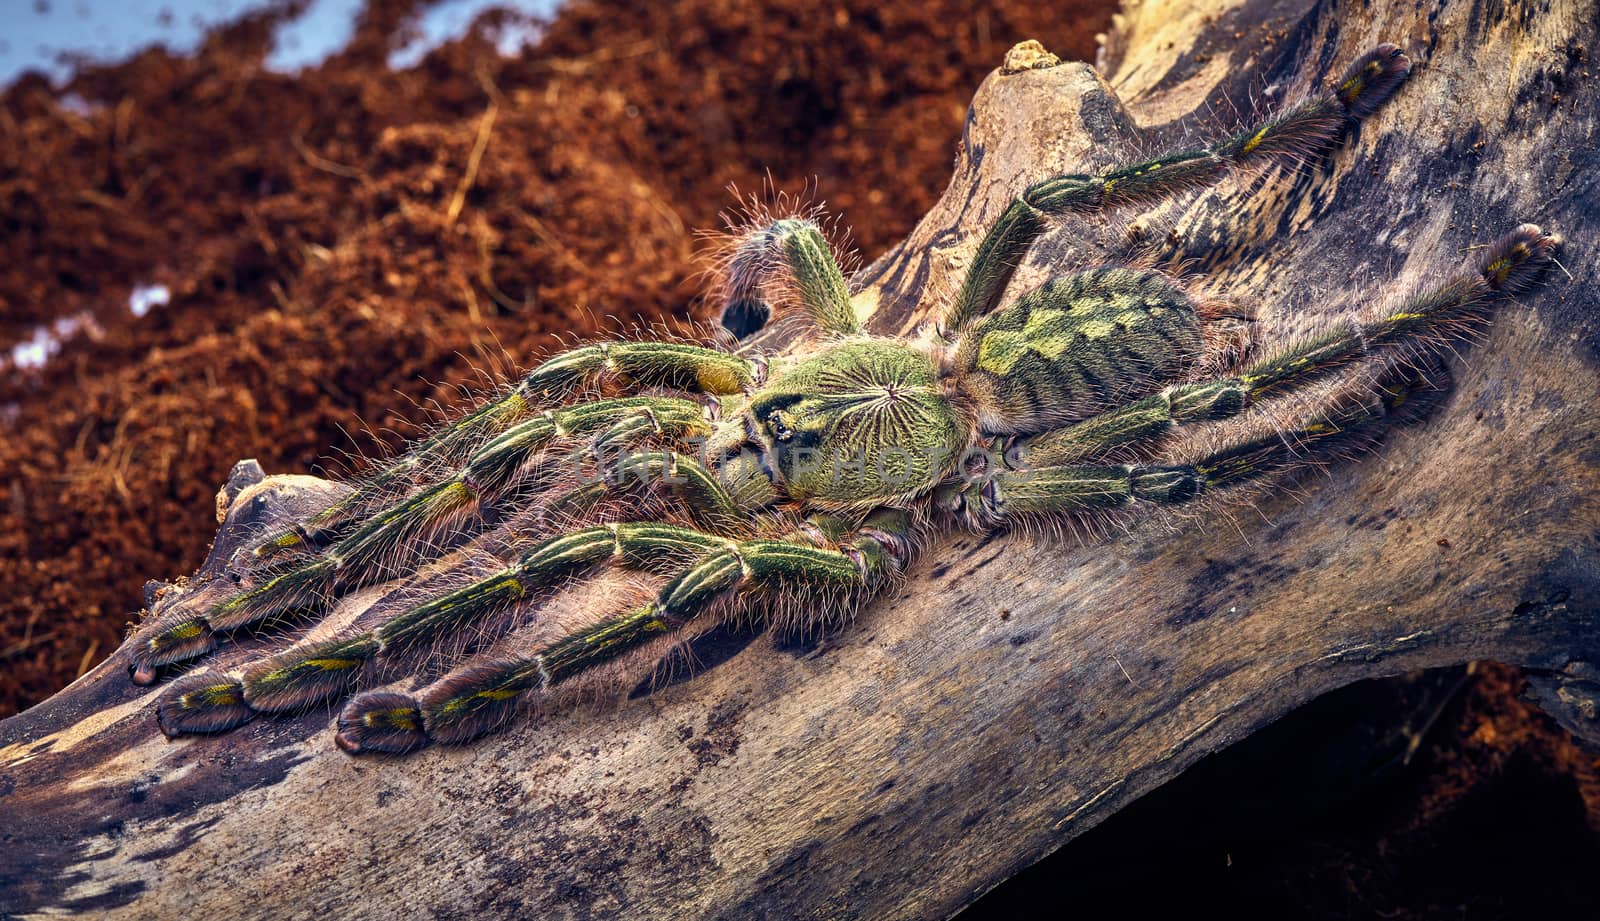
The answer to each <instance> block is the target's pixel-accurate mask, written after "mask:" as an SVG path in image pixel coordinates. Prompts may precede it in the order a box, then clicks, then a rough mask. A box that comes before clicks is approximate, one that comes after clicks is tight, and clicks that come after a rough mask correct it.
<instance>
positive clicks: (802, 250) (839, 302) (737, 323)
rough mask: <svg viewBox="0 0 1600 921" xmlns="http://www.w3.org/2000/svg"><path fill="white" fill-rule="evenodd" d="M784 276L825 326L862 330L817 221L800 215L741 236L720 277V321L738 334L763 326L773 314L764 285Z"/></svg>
mask: <svg viewBox="0 0 1600 921" xmlns="http://www.w3.org/2000/svg"><path fill="white" fill-rule="evenodd" d="M785 277H786V278H787V280H789V281H792V282H793V283H794V287H795V289H796V290H797V293H798V294H799V298H800V306H801V307H802V308H803V309H804V310H805V312H806V313H807V314H808V315H809V316H810V317H811V320H812V322H814V323H815V324H816V325H817V327H818V328H819V329H821V330H822V331H823V332H826V333H830V334H832V335H836V336H847V335H850V334H852V333H858V332H860V331H861V322H860V320H858V319H857V318H856V312H855V308H854V307H852V306H851V304H850V289H849V287H848V286H847V285H846V284H845V280H844V273H843V272H841V271H840V270H839V264H838V262H836V261H835V260H834V258H833V253H832V251H831V250H830V249H829V248H828V241H827V238H825V237H824V236H823V235H822V230H821V228H819V227H818V226H817V225H816V222H814V221H810V220H806V219H804V218H784V219H782V220H777V221H773V222H772V223H770V224H767V225H766V226H764V227H761V228H759V229H756V230H752V231H750V232H749V233H746V234H745V235H744V236H743V237H742V238H740V240H739V242H738V244H737V246H736V247H735V248H734V251H733V255H732V257H731V258H730V259H729V262H728V267H727V277H726V280H725V281H724V283H723V308H722V325H723V326H725V327H726V328H727V329H728V331H729V332H731V333H733V334H734V335H735V336H737V337H739V338H741V339H742V338H744V337H745V336H748V335H750V334H751V333H753V332H755V331H756V330H758V329H760V328H761V327H762V326H765V325H766V322H767V320H768V318H770V317H771V316H772V305H771V303H770V301H769V299H768V297H767V295H766V291H767V288H768V286H769V285H770V284H771V283H772V282H773V281H774V280H776V279H778V278H785Z"/></svg>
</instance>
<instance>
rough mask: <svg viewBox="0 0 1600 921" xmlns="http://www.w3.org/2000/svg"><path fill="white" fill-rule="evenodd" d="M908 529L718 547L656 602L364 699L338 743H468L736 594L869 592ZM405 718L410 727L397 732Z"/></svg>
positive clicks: (355, 704)
mask: <svg viewBox="0 0 1600 921" xmlns="http://www.w3.org/2000/svg"><path fill="white" fill-rule="evenodd" d="M910 529H911V522H910V516H909V515H907V514H906V513H904V512H901V511H898V510H884V511H881V512H879V513H877V514H875V515H874V516H872V517H871V518H869V519H868V521H867V523H866V524H865V525H864V526H863V527H862V528H860V529H859V530H857V531H856V532H855V533H854V535H853V539H851V540H850V541H849V542H848V543H846V544H843V545H841V546H840V547H839V548H838V549H830V548H826V547H817V546H814V545H812V544H810V543H808V542H804V541H803V540H802V539H800V538H799V537H795V538H793V539H790V540H747V541H741V542H738V543H734V544H732V545H731V546H727V545H725V546H722V547H719V548H717V549H713V550H711V551H709V552H707V553H705V554H703V555H702V556H700V557H699V558H698V559H697V560H695V561H694V562H693V563H691V564H690V565H689V566H688V567H686V568H685V569H683V570H682V571H681V572H680V573H679V574H678V575H677V576H676V577H675V578H673V579H672V580H671V581H670V582H668V583H667V585H666V586H665V587H664V588H662V590H661V592H660V593H659V594H658V595H657V597H656V599H655V600H654V601H652V602H650V603H649V604H646V605H644V606H643V607H640V608H638V609H635V610H633V611H630V612H628V613H625V614H621V615H619V616H615V617H610V618H607V619H604V620H601V621H599V622H598V623H596V624H594V625H592V626H590V627H588V628H585V629H583V630H579V631H576V632H574V633H571V634H569V635H567V636H565V637H562V638H561V639H558V640H556V641H555V642H552V643H550V644H549V645H546V646H545V647H543V648H542V649H540V650H539V651H538V652H536V653H534V654H533V655H532V656H528V657H525V658H512V659H496V660H490V661H484V662H479V663H474V664H469V665H467V666H465V667H463V668H461V669H458V670H457V671H456V672H455V673H454V674H451V675H449V676H447V677H445V678H444V679H443V680H441V681H439V682H437V683H435V684H433V685H431V686H429V687H427V688H424V689H423V690H422V691H421V692H419V693H418V694H417V696H416V697H415V698H412V697H406V696H404V695H398V694H393V693H388V692H381V693H375V694H364V695H361V696H359V697H356V698H355V699H353V700H352V701H351V702H350V703H349V704H348V705H347V706H346V707H345V709H344V712H343V713H341V714H340V716H339V733H338V736H337V739H338V742H339V745H340V747H342V748H344V749H345V750H347V751H350V752H352V753H361V752H371V751H385V752H404V751H410V750H412V749H415V748H418V747H421V746H422V745H425V744H427V743H429V742H439V743H444V744H455V743H460V742H466V741H470V740H472V739H475V738H477V737H479V736H481V735H484V734H486V733H489V732H493V731H495V730H496V729H498V728H499V727H501V726H502V725H504V723H505V722H506V721H507V720H508V719H510V718H511V716H512V715H513V714H514V712H515V710H516V707H517V705H518V704H519V703H520V702H521V701H522V700H523V699H524V698H525V697H526V696H527V695H528V694H530V693H532V692H541V691H544V690H547V689H549V688H551V687H554V686H556V685H559V684H560V683H562V682H563V681H566V680H568V679H570V678H572V677H574V676H577V675H581V674H584V673H586V672H589V671H591V670H593V669H596V668H598V667H600V666H603V665H605V664H606V663H608V662H611V661H613V660H615V659H616V658H618V657H619V656H622V655H624V654H625V653H628V652H631V651H633V650H635V649H638V648H640V647H641V646H644V645H646V644H648V643H649V642H651V641H652V640H654V639H657V638H658V637H662V636H666V635H668V634H671V633H673V632H675V631H677V630H678V629H680V628H681V627H683V626H684V625H685V624H687V623H689V622H690V621H692V620H693V619H694V618H696V617H698V616H700V615H701V614H702V613H704V612H705V611H706V610H707V609H708V608H710V607H711V606H712V604H713V603H714V602H716V601H717V600H718V599H720V598H723V597H726V596H729V595H732V594H736V593H737V594H743V593H745V592H750V591H755V590H769V591H780V592H781V591H785V590H787V591H789V592H791V593H793V592H797V591H806V592H815V591H820V592H824V593H829V594H832V595H836V596H847V597H854V596H864V595H867V594H870V593H872V592H873V591H875V590H877V589H878V588H880V587H882V586H883V585H884V584H885V583H887V582H888V581H890V580H891V579H893V578H894V577H895V576H896V575H898V573H899V572H900V571H901V570H902V569H903V568H904V565H905V562H906V559H907V558H908V556H909V543H908V541H909V532H910ZM397 723H398V724H405V725H406V726H409V727H411V728H409V729H406V730H405V731H397V728H396V726H397Z"/></svg>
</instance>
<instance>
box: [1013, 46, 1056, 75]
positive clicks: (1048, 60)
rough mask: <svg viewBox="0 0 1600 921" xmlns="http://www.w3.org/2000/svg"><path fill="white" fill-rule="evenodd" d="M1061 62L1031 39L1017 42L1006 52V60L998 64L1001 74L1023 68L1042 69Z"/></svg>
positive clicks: (1018, 71)
mask: <svg viewBox="0 0 1600 921" xmlns="http://www.w3.org/2000/svg"><path fill="white" fill-rule="evenodd" d="M1060 63H1061V59H1060V58H1058V57H1056V56H1055V55H1053V54H1051V53H1050V52H1049V51H1046V50H1045V47H1044V46H1043V45H1041V44H1039V43H1038V42H1037V41H1035V40H1033V39H1031V38H1030V39H1028V40H1027V41H1025V42H1018V43H1016V44H1015V45H1012V46H1011V50H1010V51H1007V52H1006V60H1005V63H1004V64H1001V65H1000V72H1001V73H1002V74H1008V75H1009V74H1020V73H1022V72H1023V71H1025V70H1043V69H1045V68H1046V67H1054V66H1056V65H1057V64H1060Z"/></svg>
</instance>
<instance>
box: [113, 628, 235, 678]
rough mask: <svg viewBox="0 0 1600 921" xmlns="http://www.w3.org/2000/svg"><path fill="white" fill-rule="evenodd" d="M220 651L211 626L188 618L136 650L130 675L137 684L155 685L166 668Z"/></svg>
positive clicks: (132, 655)
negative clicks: (213, 651)
mask: <svg viewBox="0 0 1600 921" xmlns="http://www.w3.org/2000/svg"><path fill="white" fill-rule="evenodd" d="M215 648H217V638H216V635H215V634H214V633H213V632H212V630H211V626H210V625H209V624H207V623H206V622H205V621H204V620H202V619H200V618H197V617H196V618H188V619H185V620H181V621H178V622H176V623H173V624H172V625H171V626H167V627H163V628H161V629H158V630H156V631H154V632H152V633H151V634H150V636H149V637H148V638H146V639H144V640H142V641H140V642H139V643H137V644H135V645H134V647H133V652H132V653H131V654H130V655H129V657H128V673H129V675H130V676H131V677H132V679H133V683H134V684H139V685H144V684H152V683H154V682H155V680H156V674H157V672H158V670H159V669H160V668H161V667H162V666H163V665H171V664H172V663H174V662H183V661H186V660H188V659H193V658H197V657H199V656H202V655H205V654H206V653H208V652H210V651H211V650H213V649H215Z"/></svg>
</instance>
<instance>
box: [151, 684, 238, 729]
mask: <svg viewBox="0 0 1600 921" xmlns="http://www.w3.org/2000/svg"><path fill="white" fill-rule="evenodd" d="M254 716H255V711H254V710H252V709H250V707H249V705H248V704H246V703H245V701H244V688H243V687H242V686H241V685H240V684H239V682H237V681H235V680H233V679H232V678H226V677H221V676H218V675H193V676H190V677H188V678H184V679H181V680H179V681H177V682H174V683H173V685H172V687H170V688H168V689H167V691H166V692H165V693H163V694H162V695H161V700H160V702H159V703H157V704H156V724H157V725H159V726H160V727H161V732H162V733H163V734H164V735H165V736H166V737H167V738H169V739H171V738H173V737H175V736H181V735H199V734H205V733H213V732H226V731H228V730H229V729H233V728H234V727H236V726H242V725H244V724H245V723H248V722H249V721H250V719H251V718H252V717H254Z"/></svg>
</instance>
